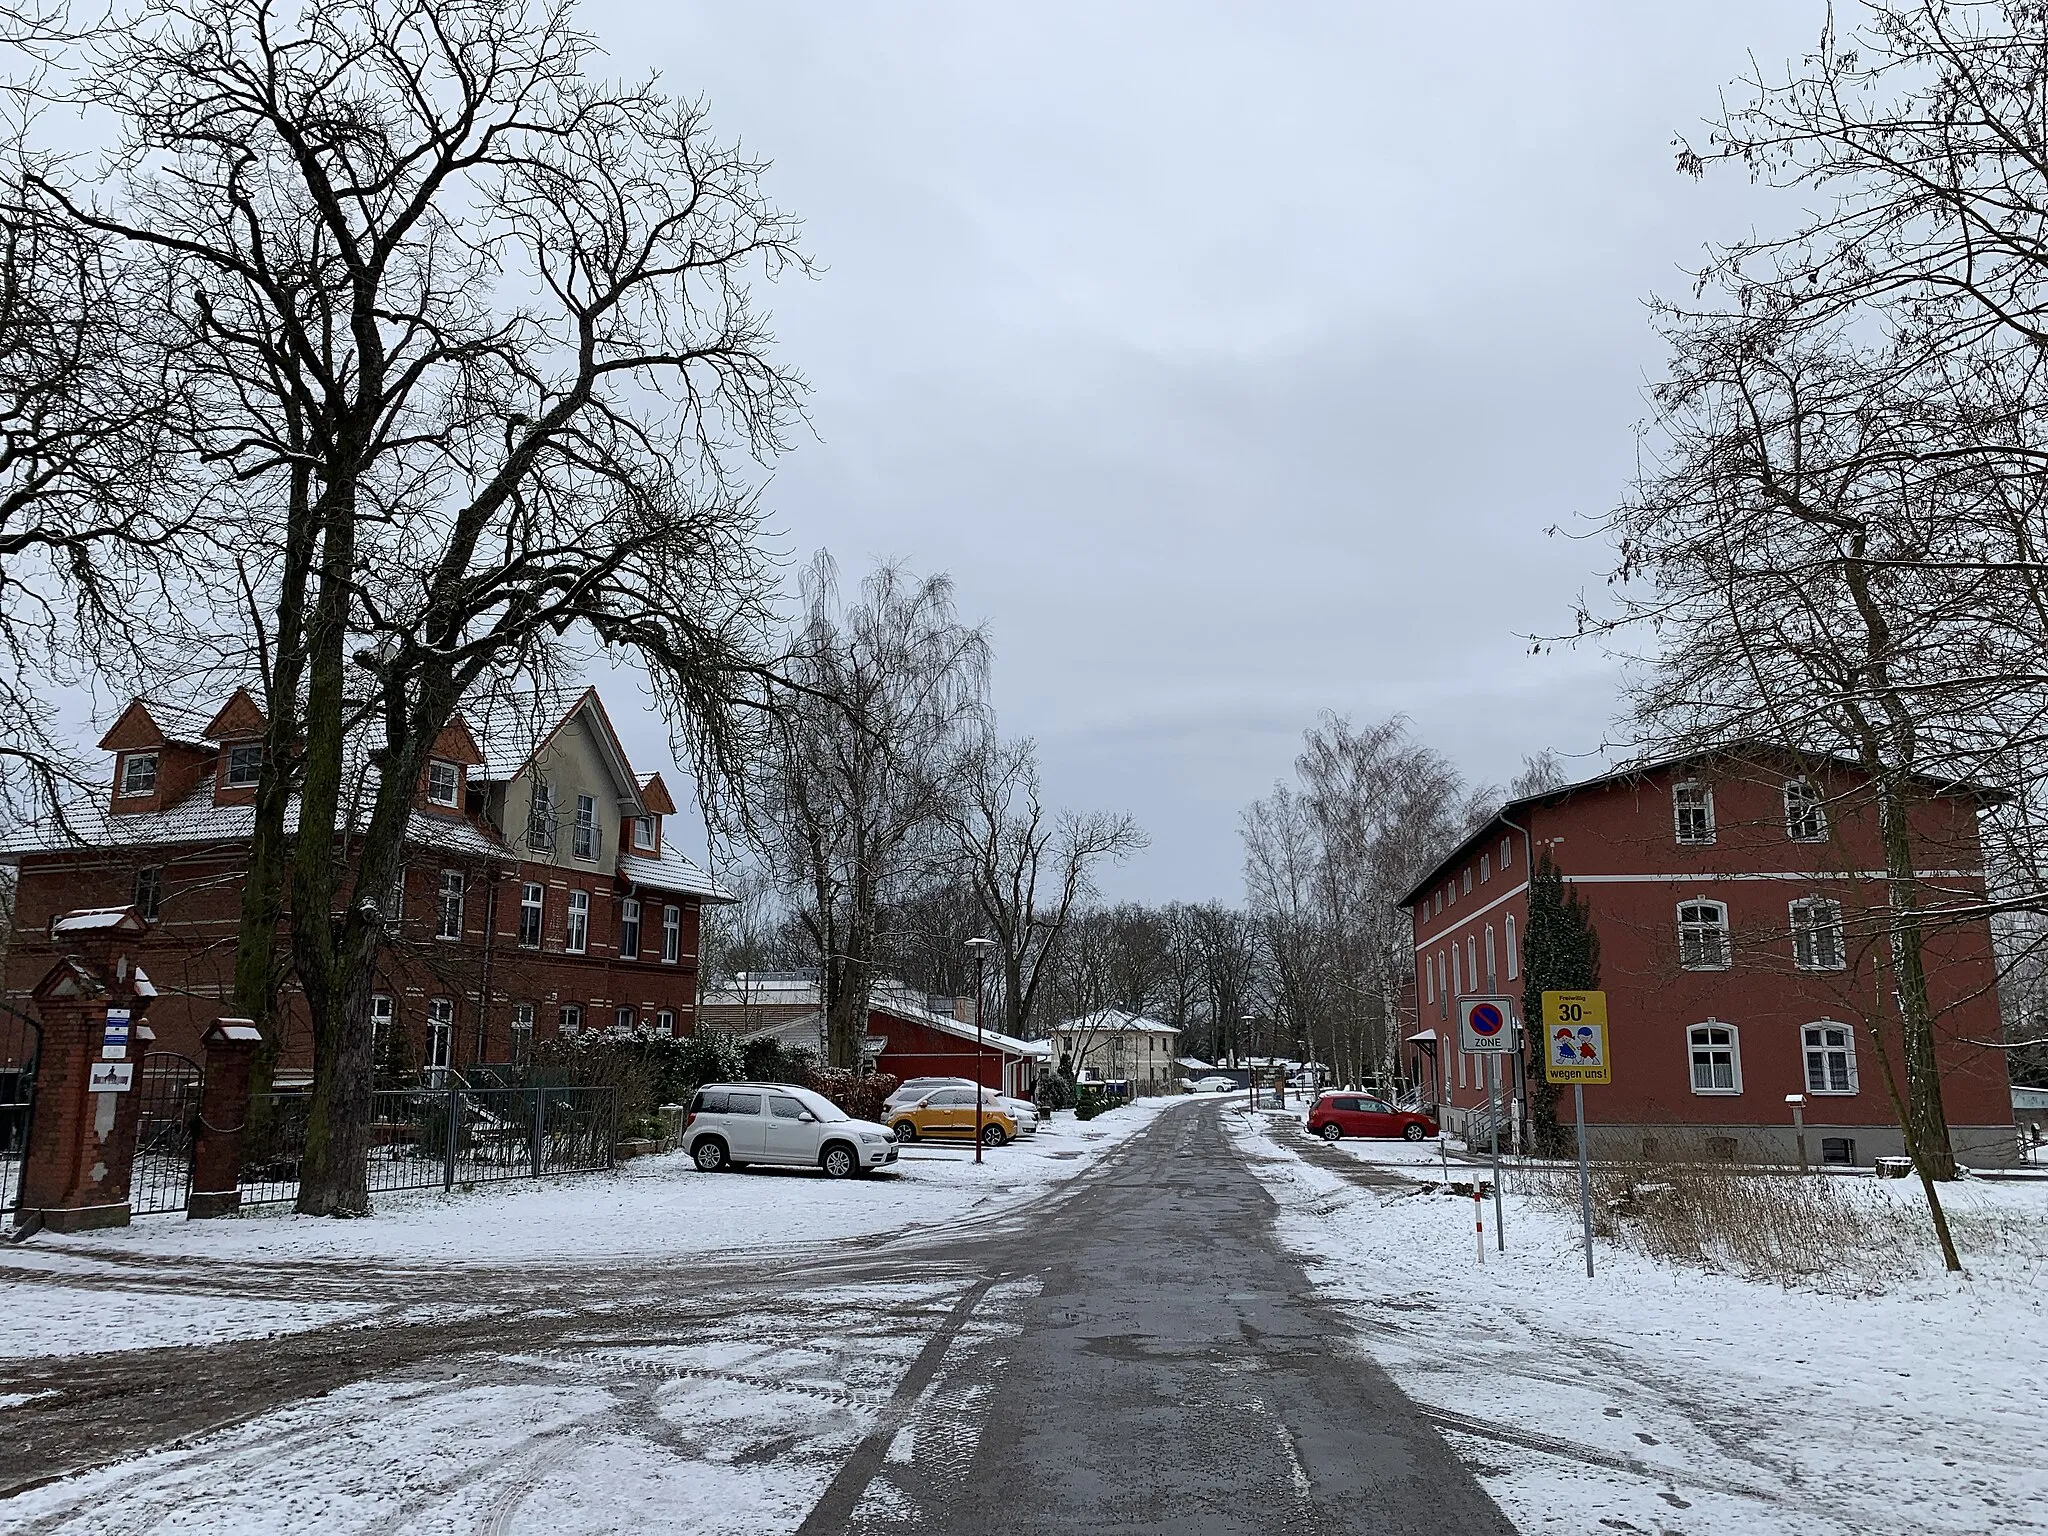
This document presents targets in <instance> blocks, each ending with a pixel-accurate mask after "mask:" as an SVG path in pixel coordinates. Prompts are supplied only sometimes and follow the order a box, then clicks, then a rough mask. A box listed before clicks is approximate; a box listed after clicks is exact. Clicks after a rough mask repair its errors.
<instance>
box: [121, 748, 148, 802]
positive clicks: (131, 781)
mask: <svg viewBox="0 0 2048 1536" xmlns="http://www.w3.org/2000/svg"><path fill="white" fill-rule="evenodd" d="M155 792H156V754H155V753H154V752H130V753H129V754H128V755H127V756H126V757H124V758H122V759H121V793H122V794H124V795H148V794H154V793H155Z"/></svg>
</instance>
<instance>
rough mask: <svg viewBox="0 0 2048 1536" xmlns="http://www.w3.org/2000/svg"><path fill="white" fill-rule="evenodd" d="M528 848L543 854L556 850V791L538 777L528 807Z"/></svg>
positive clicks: (534, 782) (535, 779)
mask: <svg viewBox="0 0 2048 1536" xmlns="http://www.w3.org/2000/svg"><path fill="white" fill-rule="evenodd" d="M526 846H527V847H529V848H532V849H535V850H537V851H539V852H542V853H552V852H554V849H555V790H554V786H553V785H551V784H549V783H548V781H547V780H546V779H543V778H540V777H539V776H538V775H536V776H535V778H534V781H533V799H532V800H531V801H530V802H529V803H528V805H527V811H526Z"/></svg>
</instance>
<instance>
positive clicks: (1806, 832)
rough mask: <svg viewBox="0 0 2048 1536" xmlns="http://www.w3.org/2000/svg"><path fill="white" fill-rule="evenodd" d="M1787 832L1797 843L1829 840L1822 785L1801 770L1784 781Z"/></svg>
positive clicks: (1826, 811)
mask: <svg viewBox="0 0 2048 1536" xmlns="http://www.w3.org/2000/svg"><path fill="white" fill-rule="evenodd" d="M1785 835H1786V836H1787V837H1789V838H1791V839H1792V841H1793V842H1795V843H1824V842H1826V841H1827V840H1828V810H1827V805H1826V804H1825V803H1824V802H1823V800H1822V799H1821V793H1820V786H1819V785H1818V784H1816V783H1814V782H1813V780H1812V779H1809V778H1807V777H1806V776H1805V775H1804V774H1801V775H1800V776H1799V777H1798V778H1796V779H1787V780H1786V781H1785Z"/></svg>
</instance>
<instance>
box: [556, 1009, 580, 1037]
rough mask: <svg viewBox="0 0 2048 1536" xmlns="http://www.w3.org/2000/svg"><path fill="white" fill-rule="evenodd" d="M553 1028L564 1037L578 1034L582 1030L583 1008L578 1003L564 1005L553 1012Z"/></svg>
mask: <svg viewBox="0 0 2048 1536" xmlns="http://www.w3.org/2000/svg"><path fill="white" fill-rule="evenodd" d="M555 1028H556V1029H558V1030H559V1031H561V1032H562V1033H563V1034H565V1035H573V1034H577V1033H579V1032H580V1031H581V1030H582V1028H583V1008H582V1005H581V1004H578V1003H564V1004H562V1006H561V1007H560V1008H559V1009H557V1010H556V1012H555Z"/></svg>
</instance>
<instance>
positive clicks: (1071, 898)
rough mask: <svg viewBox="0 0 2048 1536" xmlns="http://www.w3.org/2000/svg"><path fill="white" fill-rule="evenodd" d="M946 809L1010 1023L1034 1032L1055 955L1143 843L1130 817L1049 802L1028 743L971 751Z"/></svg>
mask: <svg viewBox="0 0 2048 1536" xmlns="http://www.w3.org/2000/svg"><path fill="white" fill-rule="evenodd" d="M964 769H965V771H964V773H963V775H962V778H961V782H960V792H959V794H958V796H957V797H956V798H955V799H954V800H953V801H952V802H951V804H950V805H949V806H948V808H947V812H946V822H947V826H948V828H949V830H950V833H951V836H952V841H953V849H952V857H953V859H954V860H956V861H957V865H956V867H957V868H958V870H959V872H960V874H961V876H962V877H963V878H964V879H965V881H966V883H967V885H968V887H969V889H970V890H971V891H972V892H973V894H974V899H975V904H976V906H977V907H978V908H979V910H980V914H981V918H982V924H983V927H984V929H985V931H986V934H987V936H988V937H989V938H992V939H994V940H995V941H996V947H997V950H996V952H997V965H998V966H999V968H1000V976H999V978H998V983H999V988H1000V996H1001V1001H1002V1010H1003V1012H1002V1018H1003V1028H1004V1029H1005V1031H1007V1032H1008V1033H1010V1034H1012V1035H1016V1036H1020V1037H1023V1036H1026V1035H1028V1034H1029V1033H1030V1032H1031V1030H1030V1024H1031V1020H1032V1018H1033V1015H1034V1010H1035V1009H1036V1006H1037V1003H1038V999H1039V992H1040V987H1041V985H1042V983H1043V982H1044V980H1045V977H1046V974H1047V969H1048V967H1047V961H1048V959H1049V957H1050V956H1051V955H1052V953H1053V952H1054V950H1055V948H1056V947H1057V946H1058V944H1059V941H1060V938H1061V936H1062V935H1063V934H1064V933H1065V932H1066V930H1067V925H1068V923H1069V922H1070V921H1071V920H1072V918H1073V916H1074V912H1075V910H1076V905H1077V903H1079V902H1081V901H1083V900H1084V899H1086V898H1087V897H1089V896H1091V895H1092V894H1094V886H1093V876H1094V872H1095V870H1096V868H1097V867H1098V866H1100V865H1101V864H1102V863H1103V862H1105V861H1108V862H1111V863H1122V862H1123V861H1124V860H1125V859H1127V858H1129V857H1130V856H1131V855H1132V854H1133V853H1135V852H1137V851H1138V850H1139V849H1141V848H1143V847H1144V846H1145V836H1144V834H1143V833H1142V832H1140V831H1139V830H1138V826H1137V823H1136V822H1134V821H1132V820H1131V818H1130V817H1129V816H1124V815H1119V814H1114V813H1111V812H1104V811H1097V812H1089V813H1079V812H1073V811H1053V810H1050V809H1048V808H1047V806H1046V804H1045V798H1044V794H1043V791H1042V788H1041V786H1040V783H1039V778H1038V760H1037V751H1036V749H1035V748H1034V746H1033V745H1032V743H1031V742H1029V741H1014V742H999V741H995V740H988V741H985V742H982V743H981V744H979V745H978V746H976V747H975V748H974V749H973V750H971V751H970V752H969V753H968V756H967V759H966V762H965V764H964Z"/></svg>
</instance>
